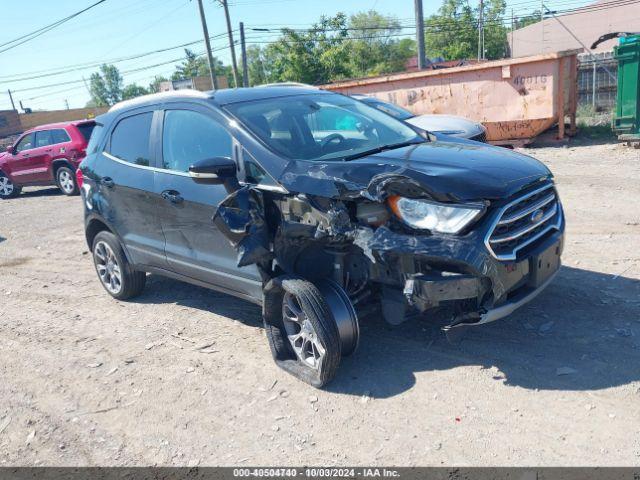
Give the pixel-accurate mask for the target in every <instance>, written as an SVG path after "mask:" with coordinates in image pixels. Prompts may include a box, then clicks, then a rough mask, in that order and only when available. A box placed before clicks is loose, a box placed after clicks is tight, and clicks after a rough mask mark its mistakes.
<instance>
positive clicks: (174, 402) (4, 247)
mask: <svg viewBox="0 0 640 480" xmlns="http://www.w3.org/2000/svg"><path fill="white" fill-rule="evenodd" d="M527 152H528V153H530V154H533V155H535V156H537V157H538V158H540V159H541V160H542V161H544V162H545V163H547V164H548V165H549V166H550V167H551V168H552V170H553V171H554V172H555V173H556V176H557V181H558V184H559V190H560V194H561V196H562V198H563V201H564V205H565V209H566V214H567V219H568V232H567V233H568V234H567V242H566V248H565V254H564V262H565V266H564V267H563V268H562V271H561V273H560V275H559V276H558V277H557V279H556V280H555V282H554V283H553V284H552V285H551V286H550V287H549V289H548V290H547V291H546V292H544V293H543V294H542V295H540V296H539V297H538V298H537V299H536V300H535V301H534V302H533V303H531V304H529V305H528V306H526V307H524V308H523V309H521V311H519V312H518V313H516V314H514V315H513V316H512V317H510V318H509V319H506V320H503V321H500V322H496V323H495V324H490V325H486V326H482V327H478V328H474V329H470V330H469V331H468V332H467V334H466V336H465V338H464V339H463V340H462V342H461V343H459V344H457V345H450V344H449V343H448V342H447V341H446V339H445V338H444V336H443V335H442V334H441V333H440V332H439V331H438V329H437V327H436V326H435V325H433V324H430V323H429V321H428V320H424V321H416V322H412V323H407V324H404V325H402V326H401V327H399V328H396V329H388V328H387V327H386V326H385V325H384V324H383V322H382V321H381V320H380V319H372V320H370V321H368V322H367V323H365V324H364V325H362V338H361V343H360V349H359V350H358V351H357V352H356V354H355V355H353V356H352V357H349V358H346V359H344V360H343V362H342V366H341V368H340V371H339V373H338V376H337V378H336V379H335V381H334V382H333V383H332V384H330V385H329V387H328V389H327V390H326V391H318V390H315V389H313V388H311V387H309V386H307V385H305V384H303V383H301V382H299V381H296V380H295V379H294V378H292V377H290V376H288V375H287V374H285V373H284V372H282V371H280V370H279V369H278V368H277V367H276V366H275V364H274V363H273V362H272V361H271V356H270V353H269V348H268V345H267V342H266V339H265V336H264V332H263V330H262V329H261V327H260V323H261V319H260V310H259V309H258V308H257V307H255V306H253V305H250V304H247V303H244V302H242V301H240V300H236V299H234V298H232V297H228V296H225V295H222V294H218V293H215V292H211V291H208V290H204V289H201V288H198V287H194V286H190V285H186V284H182V283H178V282H175V281H172V280H168V279H164V278H160V277H156V276H152V277H150V278H149V282H148V284H147V289H146V290H145V293H144V294H143V295H142V296H141V297H140V298H138V299H136V300H135V301H133V302H118V301H114V300H112V299H111V298H110V297H109V296H108V295H107V294H106V293H105V292H104V291H103V290H102V287H101V286H100V285H99V283H98V281H97V279H96V274H95V272H94V270H93V266H92V263H91V258H90V256H89V254H88V252H87V247H86V245H85V243H84V238H83V225H82V220H81V215H82V206H81V203H80V201H79V199H78V198H77V197H75V198H67V197H63V196H62V195H60V194H58V193H57V191H56V190H54V189H28V190H27V191H26V193H24V194H23V195H22V196H20V197H19V198H17V199H13V200H9V201H4V202H1V203H0V332H1V333H2V335H1V336H0V399H1V401H0V463H1V464H5V465H198V464H199V465H235V464H240V465H250V464H265V465H301V464H306V465H308V464H311V465H334V464H339V465H359V464H365V465H366V464H386V465H441V464H455V465H460V466H465V465H484V466H486V465H522V466H528V465H617V466H638V465H640V315H639V314H640V257H639V255H640V254H639V253H638V252H639V247H640V151H638V150H633V149H629V148H626V147H624V146H619V145H613V144H602V145H584V146H571V147H569V148H566V147H565V148H562V147H547V148H537V149H530V150H527Z"/></svg>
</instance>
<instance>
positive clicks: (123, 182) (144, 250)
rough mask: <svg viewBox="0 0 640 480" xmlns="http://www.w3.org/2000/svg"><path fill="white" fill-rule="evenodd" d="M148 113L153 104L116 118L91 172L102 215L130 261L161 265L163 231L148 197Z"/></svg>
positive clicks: (150, 170) (150, 118) (151, 153)
mask: <svg viewBox="0 0 640 480" xmlns="http://www.w3.org/2000/svg"><path fill="white" fill-rule="evenodd" d="M158 114H160V112H158ZM153 118H154V112H153V110H147V111H139V112H137V113H132V114H129V115H127V116H125V117H124V118H121V119H120V120H119V121H118V122H117V123H116V125H115V127H114V128H113V130H112V131H111V133H110V135H109V140H108V142H107V144H106V145H105V150H104V151H103V152H102V153H101V154H100V156H99V157H98V159H97V161H96V162H94V163H95V172H94V173H95V175H96V176H97V179H96V184H97V187H96V188H97V189H98V191H99V197H100V198H101V201H99V202H97V204H98V205H99V207H100V209H101V210H102V211H101V213H102V216H103V217H104V218H105V219H106V220H107V222H108V223H109V224H110V225H111V226H113V228H114V229H115V231H116V232H117V233H118V235H119V236H120V238H121V239H122V242H123V243H124V245H125V247H126V249H127V251H128V252H129V255H130V256H131V259H132V261H133V263H135V264H137V265H148V266H153V267H160V268H166V259H165V254H164V235H163V234H162V227H161V226H160V219H159V213H158V212H157V211H156V208H155V207H156V204H155V201H154V198H153V180H154V179H153V174H154V168H153V166H152V165H153V158H154V148H153V147H154V141H153V140H152V139H151V131H152V128H151V126H152V124H153Z"/></svg>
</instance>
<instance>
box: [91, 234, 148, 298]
mask: <svg viewBox="0 0 640 480" xmlns="http://www.w3.org/2000/svg"><path fill="white" fill-rule="evenodd" d="M91 251H92V253H93V263H94V265H95V267H96V273H97V274H98V279H99V280H100V283H101V284H102V286H103V288H104V289H105V290H106V291H107V293H108V294H109V295H111V296H112V297H113V298H117V299H118V300H127V299H129V298H133V297H136V296H138V295H140V293H142V290H143V289H144V285H145V283H146V280H147V274H146V273H145V272H140V271H138V270H135V269H134V268H133V266H132V265H131V264H130V263H129V261H128V260H127V258H126V256H125V254H124V251H123V250H122V246H121V245H120V241H119V240H118V238H117V237H116V236H115V235H114V234H113V233H111V232H107V231H102V232H100V233H98V234H97V235H96V237H95V238H94V240H93V247H92V249H91Z"/></svg>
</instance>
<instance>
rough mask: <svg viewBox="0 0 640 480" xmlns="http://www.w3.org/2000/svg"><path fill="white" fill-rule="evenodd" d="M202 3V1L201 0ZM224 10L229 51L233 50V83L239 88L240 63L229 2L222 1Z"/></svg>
mask: <svg viewBox="0 0 640 480" xmlns="http://www.w3.org/2000/svg"><path fill="white" fill-rule="evenodd" d="M200 1H202V0H200ZM220 3H221V4H222V7H223V8H224V16H225V17H226V19H227V33H228V34H229V49H230V50H231V67H232V68H233V81H234V82H235V84H236V88H237V87H238V85H239V84H238V63H237V62H236V47H235V46H234V45H233V33H232V32H231V19H230V18H229V5H228V4H227V0H220Z"/></svg>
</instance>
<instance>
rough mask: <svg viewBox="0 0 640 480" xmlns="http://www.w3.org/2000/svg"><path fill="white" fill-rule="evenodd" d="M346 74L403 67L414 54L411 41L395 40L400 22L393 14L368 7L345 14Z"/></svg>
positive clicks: (376, 71)
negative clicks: (346, 31)
mask: <svg viewBox="0 0 640 480" xmlns="http://www.w3.org/2000/svg"><path fill="white" fill-rule="evenodd" d="M348 27H349V39H348V42H349V45H348V52H349V63H350V64H349V67H350V70H351V71H350V76H355V77H363V76H367V75H379V74H382V73H389V72H397V71H400V70H404V68H405V63H406V62H407V60H408V59H409V58H410V57H412V56H414V55H415V41H413V40H411V39H403V40H397V39H395V38H394V36H395V35H397V34H398V33H400V32H401V31H402V30H401V28H400V27H401V25H400V22H399V21H398V19H397V18H393V17H386V16H383V15H381V14H380V13H378V12H376V11H375V10H369V11H367V12H359V13H356V14H355V15H352V16H351V17H350V18H349V24H348Z"/></svg>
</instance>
